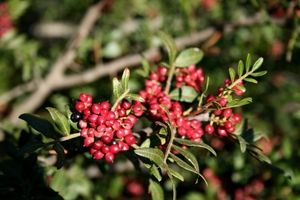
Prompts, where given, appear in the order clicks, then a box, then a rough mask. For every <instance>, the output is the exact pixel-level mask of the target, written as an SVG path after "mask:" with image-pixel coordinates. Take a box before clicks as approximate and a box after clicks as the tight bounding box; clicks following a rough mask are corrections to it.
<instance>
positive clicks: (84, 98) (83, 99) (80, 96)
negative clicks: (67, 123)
mask: <svg viewBox="0 0 300 200" xmlns="http://www.w3.org/2000/svg"><path fill="white" fill-rule="evenodd" d="M86 98H87V97H86V94H84V93H81V94H80V95H79V99H80V101H82V102H86Z"/></svg>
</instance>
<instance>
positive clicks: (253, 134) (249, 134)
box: [241, 128, 265, 143]
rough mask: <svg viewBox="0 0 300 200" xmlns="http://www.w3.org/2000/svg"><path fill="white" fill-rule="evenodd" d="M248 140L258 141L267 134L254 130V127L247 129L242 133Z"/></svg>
mask: <svg viewBox="0 0 300 200" xmlns="http://www.w3.org/2000/svg"><path fill="white" fill-rule="evenodd" d="M241 136H242V137H243V138H244V140H245V141H246V142H249V143H251V142H256V141H258V140H259V139H261V138H262V137H265V134H263V133H262V132H260V131H254V129H252V128H250V129H248V130H246V131H245V132H244V133H243V134H242V135H241Z"/></svg>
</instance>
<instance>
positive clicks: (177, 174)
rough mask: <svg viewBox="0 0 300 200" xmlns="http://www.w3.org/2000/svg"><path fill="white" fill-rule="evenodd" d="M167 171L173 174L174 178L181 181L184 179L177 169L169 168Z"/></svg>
mask: <svg viewBox="0 0 300 200" xmlns="http://www.w3.org/2000/svg"><path fill="white" fill-rule="evenodd" d="M169 172H170V173H171V175H172V176H174V177H175V178H178V179H179V180H181V181H184V177H183V176H182V175H181V174H180V173H179V172H177V171H175V170H173V169H171V168H169Z"/></svg>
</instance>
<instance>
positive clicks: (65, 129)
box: [46, 107, 70, 136]
mask: <svg viewBox="0 0 300 200" xmlns="http://www.w3.org/2000/svg"><path fill="white" fill-rule="evenodd" d="M46 109H47V110H48V111H49V113H50V115H51V117H52V119H53V121H54V123H55V125H56V126H57V128H58V129H59V130H60V131H61V133H62V134H63V135H64V136H67V135H70V124H69V120H68V119H67V117H66V116H65V115H63V114H62V113H61V112H59V111H58V110H57V109H55V108H51V107H47V108H46Z"/></svg>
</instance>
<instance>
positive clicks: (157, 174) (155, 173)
mask: <svg viewBox="0 0 300 200" xmlns="http://www.w3.org/2000/svg"><path fill="white" fill-rule="evenodd" d="M149 170H150V173H151V174H152V175H153V176H154V177H155V178H156V179H157V180H158V181H161V180H162V176H161V174H160V171H159V170H158V167H157V166H156V165H155V164H152V165H151V167H150V168H149Z"/></svg>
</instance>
